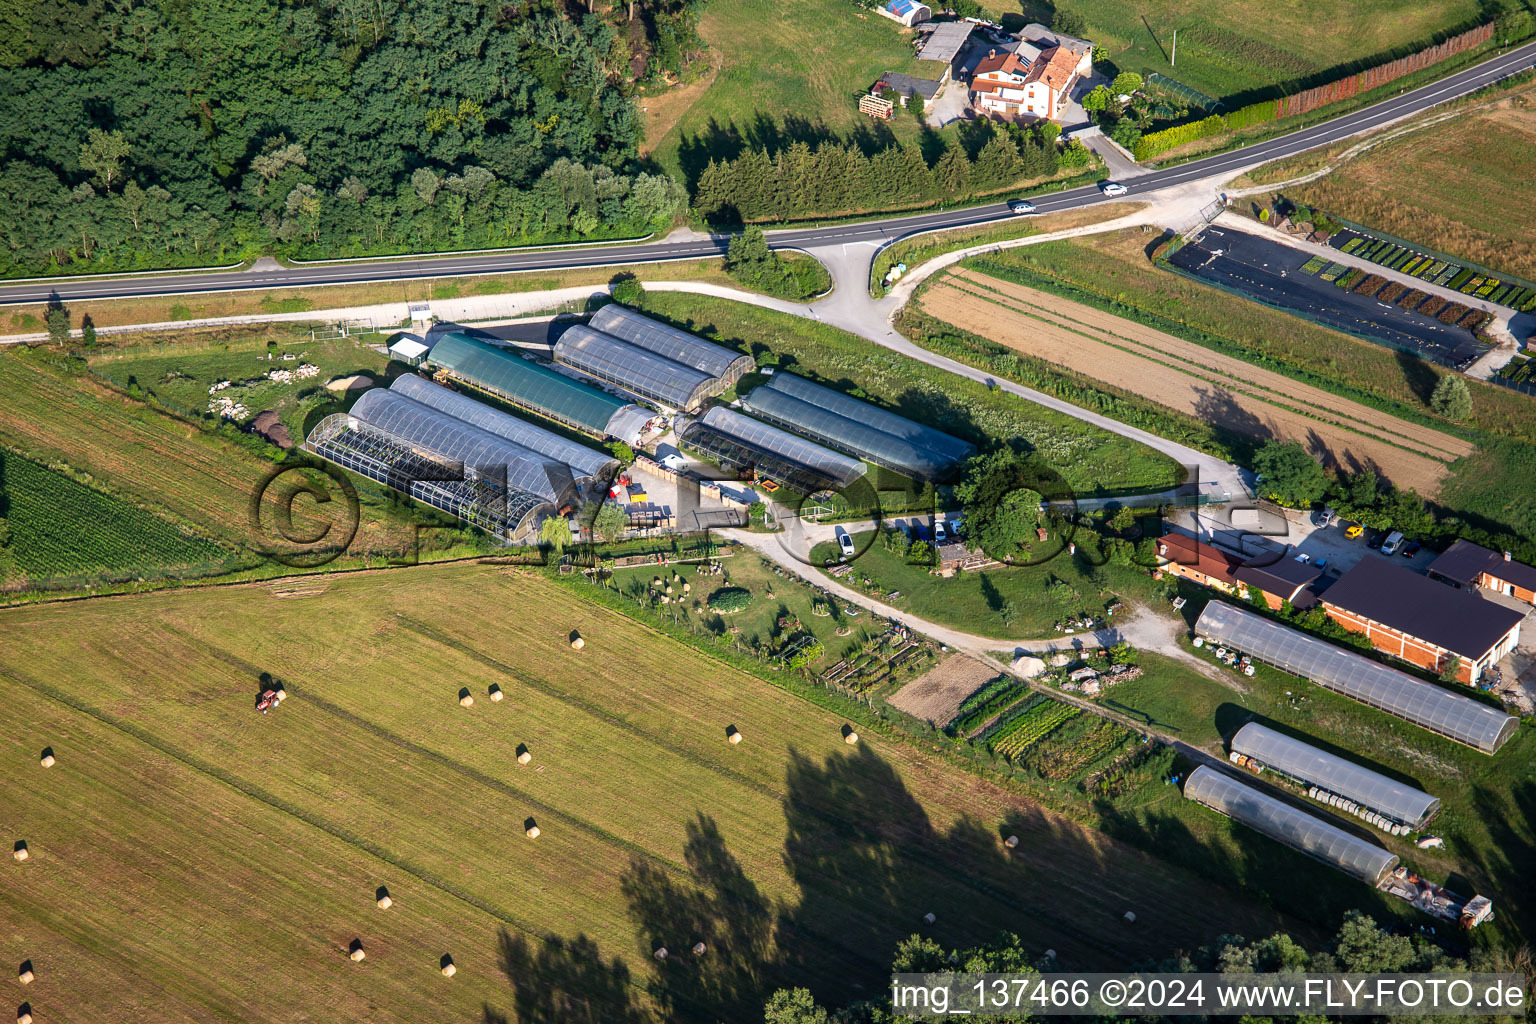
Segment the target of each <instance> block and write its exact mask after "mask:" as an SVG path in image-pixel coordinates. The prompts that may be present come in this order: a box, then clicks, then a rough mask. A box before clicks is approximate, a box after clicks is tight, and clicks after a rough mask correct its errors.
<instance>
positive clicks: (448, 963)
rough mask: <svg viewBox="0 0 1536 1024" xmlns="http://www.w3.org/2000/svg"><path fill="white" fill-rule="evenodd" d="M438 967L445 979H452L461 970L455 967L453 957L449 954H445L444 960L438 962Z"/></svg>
mask: <svg viewBox="0 0 1536 1024" xmlns="http://www.w3.org/2000/svg"><path fill="white" fill-rule="evenodd" d="M437 967H438V970H440V971H442V972H443V977H445V978H451V977H453V976H454V975H455V974H458V973H459V969H458V968H457V967H455V966H454V965H453V956H452V955H451V954H448V953H444V954H443V957H442V959H441V960H439V961H438V962H437Z"/></svg>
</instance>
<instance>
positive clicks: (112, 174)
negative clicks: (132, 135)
mask: <svg viewBox="0 0 1536 1024" xmlns="http://www.w3.org/2000/svg"><path fill="white" fill-rule="evenodd" d="M127 159H128V140H127V139H124V138H123V133H122V132H118V131H112V132H106V131H102V130H101V129H100V128H92V129H91V130H90V131H89V132H88V133H86V136H85V145H83V146H81V147H80V166H81V167H82V168H84V169H85V170H86V171H88V172H90V175H91V177H93V178H95V179H96V181H97V183H98V184H100V185H101V187H102V188H104V189H110V188H111V187H112V183H113V182H114V181H116V180H117V177H118V175H119V173H121V171H122V169H123V161H124V160H127Z"/></svg>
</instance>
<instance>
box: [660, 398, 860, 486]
mask: <svg viewBox="0 0 1536 1024" xmlns="http://www.w3.org/2000/svg"><path fill="white" fill-rule="evenodd" d="M678 437H679V438H680V439H681V440H682V442H683V443H684V444H686V445H688V446H689V447H692V448H695V449H697V450H698V451H700V452H702V453H704V454H705V455H706V456H708V457H710V458H712V459H714V460H716V461H718V462H719V463H720V464H722V465H724V466H725V467H727V468H729V469H734V470H742V469H752V470H755V471H756V472H757V474H758V475H760V476H766V477H768V478H770V479H772V480H775V481H777V482H779V483H782V484H787V485H788V486H789V487H790V488H791V489H793V490H796V491H799V492H801V493H803V494H812V493H814V492H816V491H820V490H825V489H828V488H830V489H832V490H842V489H843V488H845V487H847V486H848V485H849V484H851V483H853V481H855V480H857V479H858V478H859V477H860V476H862V475H863V474H864V464H863V463H862V462H860V461H859V460H857V459H850V458H848V457H847V456H846V455H843V454H841V453H839V452H835V451H832V450H831V449H830V448H823V447H822V446H821V445H819V444H812V443H811V442H810V441H807V440H806V439H805V438H803V437H796V436H795V435H794V434H791V433H789V432H787V431H784V430H780V429H779V428H778V427H774V426H770V425H768V424H767V423H764V422H762V421H761V420H755V419H753V418H752V417H750V416H743V415H742V414H741V413H739V412H737V411H735V410H734V409H727V408H725V407H724V406H715V407H714V408H713V409H710V410H709V411H708V412H706V413H705V414H704V415H703V416H700V417H699V418H698V419H696V420H693V421H692V422H691V423H689V424H688V425H687V426H685V427H683V428H682V430H681V431H680V432H679V434H678Z"/></svg>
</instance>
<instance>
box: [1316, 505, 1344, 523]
mask: <svg viewBox="0 0 1536 1024" xmlns="http://www.w3.org/2000/svg"><path fill="white" fill-rule="evenodd" d="M1338 518H1339V514H1338V513H1337V512H1335V511H1334V510H1333V509H1331V508H1325V509H1323V510H1322V511H1321V512H1319V513H1318V514H1317V525H1318V526H1322V527H1328V526H1332V525H1333V522H1334V520H1335V519H1338Z"/></svg>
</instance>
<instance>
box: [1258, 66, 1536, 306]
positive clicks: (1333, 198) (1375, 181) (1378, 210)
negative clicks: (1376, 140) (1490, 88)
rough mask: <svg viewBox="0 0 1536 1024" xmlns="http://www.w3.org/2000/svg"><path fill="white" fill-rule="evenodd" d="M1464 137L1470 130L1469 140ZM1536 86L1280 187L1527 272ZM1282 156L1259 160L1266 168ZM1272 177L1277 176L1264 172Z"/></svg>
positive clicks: (1361, 219)
mask: <svg viewBox="0 0 1536 1024" xmlns="http://www.w3.org/2000/svg"><path fill="white" fill-rule="evenodd" d="M1468 139H1476V140H1477V144H1476V145H1469V144H1468V142H1467V140H1468ZM1533 147H1536V85H1527V86H1524V87H1522V88H1520V89H1517V90H1513V91H1511V92H1509V93H1507V94H1504V95H1501V96H1498V97H1496V98H1494V99H1491V100H1488V101H1486V102H1482V103H1479V104H1478V105H1476V106H1474V107H1470V108H1466V109H1464V110H1463V111H1462V112H1461V113H1460V115H1459V116H1457V117H1455V118H1451V119H1449V120H1441V121H1440V123H1436V124H1433V125H1431V126H1429V127H1426V128H1422V129H1420V130H1418V131H1413V132H1407V133H1404V134H1402V135H1400V136H1399V137H1397V138H1394V139H1392V140H1390V141H1388V142H1384V143H1382V144H1381V145H1379V146H1376V147H1374V148H1372V149H1370V150H1367V151H1366V152H1364V153H1362V154H1360V155H1359V156H1356V157H1354V158H1353V159H1349V160H1344V161H1342V162H1338V161H1336V162H1335V165H1334V166H1335V170H1334V171H1333V172H1332V173H1330V174H1328V175H1327V176H1326V177H1324V178H1321V179H1319V180H1317V181H1314V182H1310V183H1308V184H1305V185H1301V186H1298V187H1296V188H1293V189H1286V190H1285V194H1286V195H1287V196H1288V197H1290V198H1293V199H1295V200H1297V201H1299V202H1305V203H1307V204H1308V205H1309V206H1312V207H1315V208H1317V209H1320V210H1325V211H1327V212H1329V213H1333V214H1337V215H1339V216H1341V217H1347V218H1349V219H1350V220H1352V221H1355V222H1356V223H1359V224H1363V225H1365V226H1366V227H1371V228H1379V229H1380V230H1382V231H1385V232H1387V233H1389V234H1392V235H1396V236H1397V237H1399V238H1403V239H1407V240H1409V241H1412V242H1417V243H1419V244H1421V245H1424V246H1428V247H1430V248H1432V249H1437V250H1439V251H1441V252H1445V253H1449V254H1451V255H1453V256H1461V257H1464V258H1466V259H1469V260H1472V261H1473V262H1475V263H1480V264H1482V265H1483V266H1485V267H1488V268H1490V269H1492V270H1494V271H1504V272H1506V273H1509V274H1512V275H1514V276H1516V277H1523V278H1525V279H1526V280H1531V281H1536V209H1533V204H1532V203H1531V196H1530V153H1531V150H1532V148H1533ZM1286 166H1287V165H1280V166H1278V167H1276V168H1273V169H1270V168H1266V177H1270V176H1271V175H1275V174H1283V173H1285V169H1286ZM1271 180H1280V179H1278V178H1271Z"/></svg>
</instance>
